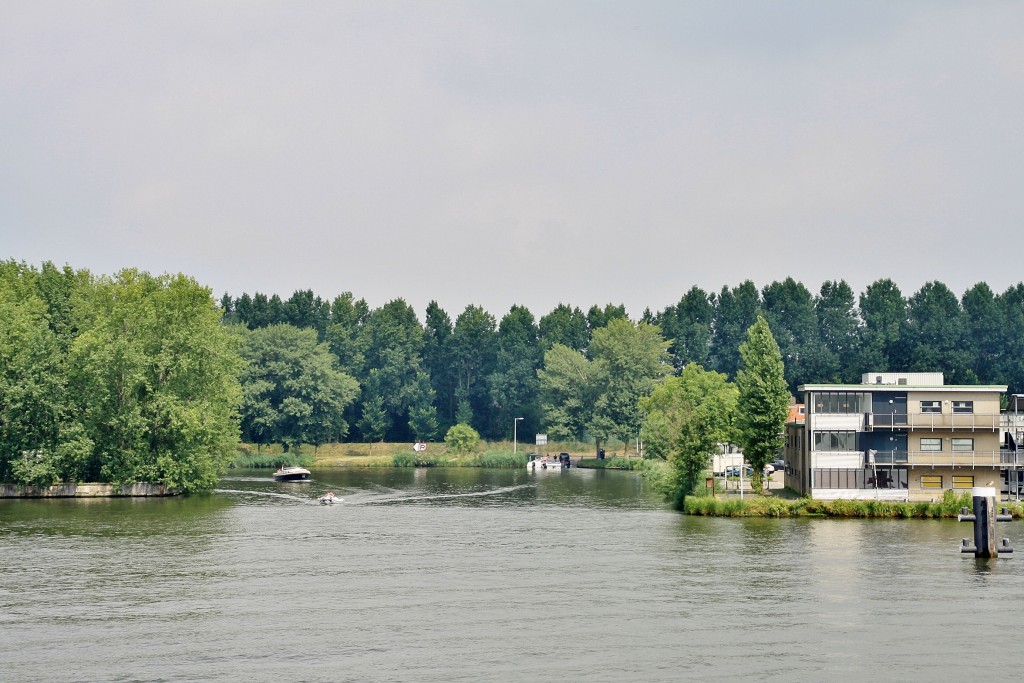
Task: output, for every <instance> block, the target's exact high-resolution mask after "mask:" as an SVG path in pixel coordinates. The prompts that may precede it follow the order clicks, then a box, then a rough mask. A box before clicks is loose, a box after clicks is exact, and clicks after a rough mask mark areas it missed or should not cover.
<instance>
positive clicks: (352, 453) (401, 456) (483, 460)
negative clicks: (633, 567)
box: [231, 441, 593, 468]
mask: <svg viewBox="0 0 1024 683" xmlns="http://www.w3.org/2000/svg"><path fill="white" fill-rule="evenodd" d="M512 449H513V443H512V442H511V441H489V442H482V443H481V444H480V448H479V449H478V450H477V451H476V452H474V453H469V454H456V453H452V452H450V451H449V450H448V448H447V446H445V444H444V443H443V442H431V443H428V444H427V449H426V451H424V452H423V453H416V452H415V451H413V449H412V444H409V443H332V444H325V445H323V446H319V447H316V448H314V447H313V446H309V445H303V446H301V447H300V448H293V449H292V450H291V451H289V452H288V453H285V452H284V451H283V449H282V448H281V446H280V445H269V446H262V447H260V448H259V449H257V448H256V446H255V445H254V444H239V446H238V455H237V456H236V457H235V459H234V461H233V462H232V463H231V467H278V466H279V465H281V464H288V465H302V466H303V467H498V468H513V467H524V466H525V465H526V461H527V459H528V457H529V453H531V452H536V450H537V449H536V447H535V446H533V445H532V444H522V443H520V444H518V448H517V449H516V452H513V450H512ZM540 452H541V453H546V454H548V455H557V454H558V453H569V454H570V455H572V457H573V460H576V459H578V458H579V457H581V456H582V455H589V454H592V453H593V446H592V445H591V444H581V443H574V442H556V443H551V444H549V445H548V446H546V447H543V450H541V451H540Z"/></svg>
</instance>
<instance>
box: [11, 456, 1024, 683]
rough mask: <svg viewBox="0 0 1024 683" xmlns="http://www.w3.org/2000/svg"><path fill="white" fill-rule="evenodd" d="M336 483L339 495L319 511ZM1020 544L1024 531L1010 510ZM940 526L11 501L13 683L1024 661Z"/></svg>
mask: <svg viewBox="0 0 1024 683" xmlns="http://www.w3.org/2000/svg"><path fill="white" fill-rule="evenodd" d="M327 490H333V491H334V493H335V494H337V495H338V496H340V497H342V498H343V499H344V500H343V502H341V503H339V504H337V505H334V506H321V505H319V504H317V503H316V498H317V497H318V496H319V495H321V494H323V493H324V492H326V491H327ZM1000 527H1001V529H1000V530H1001V531H1002V532H1004V533H1003V535H1006V536H1009V537H1010V538H1011V542H1013V543H1015V544H1016V545H1017V546H1018V547H1019V548H1020V549H1021V550H1020V551H1019V552H1024V541H1022V538H1024V534H1021V532H1020V524H1019V522H1014V523H1011V524H1001V525H1000ZM969 535H970V527H969V526H968V525H967V524H958V523H956V522H955V521H921V520H908V521H872V520H823V519H815V520H807V519H798V520H792V519H784V520H771V519H750V520H738V519H713V518H691V517H685V516H682V515H679V514H676V513H674V512H672V511H670V510H667V509H666V508H665V507H664V505H663V503H662V501H661V500H660V499H659V498H658V497H657V496H656V495H654V494H653V493H652V492H650V491H649V490H647V489H646V488H645V485H644V481H643V480H642V479H641V478H640V477H638V476H637V475H635V474H632V473H623V472H595V471H584V470H576V471H569V472H565V473H558V474H548V473H540V474H531V473H527V472H524V471H508V470H478V469H451V470H445V469H429V470H390V469H381V470H372V469H334V470H318V471H314V480H313V481H311V482H305V483H276V482H274V481H273V480H272V479H271V478H270V477H269V474H268V473H267V472H266V471H247V472H242V473H237V472H236V473H233V474H232V475H231V476H229V477H226V478H225V479H224V480H223V481H222V483H221V487H220V489H219V490H218V491H217V493H215V494H211V495H207V496H197V497H191V498H170V499H159V500H138V499H135V500H32V501H10V500H5V501H0V679H2V680H4V681H53V680H60V681H195V680H216V681H239V680H244V681H516V682H518V681H561V682H568V681H582V680H586V681H679V680H694V681H725V680H736V679H745V680H777V681H835V680H850V681H863V680H873V681H935V680H957V679H960V680H966V679H969V678H975V677H979V678H981V677H988V678H990V679H1007V678H1010V677H1014V676H1015V675H1016V673H1015V672H1016V670H1017V668H1018V667H1019V661H1018V660H1019V658H1020V655H1019V643H1020V636H1019V634H1018V633H1017V631H1018V626H1017V624H1018V622H1019V619H1018V611H1017V610H1018V609H1019V608H1020V606H1021V591H1022V587H1024V558H1021V559H1017V560H1014V559H1004V558H1000V559H997V560H991V561H979V560H975V559H974V558H973V557H965V556H961V555H960V554H959V553H958V545H959V542H960V539H961V538H962V537H964V536H969Z"/></svg>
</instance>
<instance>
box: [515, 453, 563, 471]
mask: <svg viewBox="0 0 1024 683" xmlns="http://www.w3.org/2000/svg"><path fill="white" fill-rule="evenodd" d="M569 466H570V461H569V454H568V453H562V454H560V455H559V456H558V457H557V458H552V457H548V456H546V455H544V456H541V457H539V458H533V459H531V460H530V462H528V463H526V469H527V471H529V472H561V471H562V470H567V469H569Z"/></svg>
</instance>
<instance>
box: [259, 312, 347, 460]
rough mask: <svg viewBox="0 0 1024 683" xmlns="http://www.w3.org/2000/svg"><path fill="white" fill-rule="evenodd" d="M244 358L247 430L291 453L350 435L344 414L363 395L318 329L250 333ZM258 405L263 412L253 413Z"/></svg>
mask: <svg viewBox="0 0 1024 683" xmlns="http://www.w3.org/2000/svg"><path fill="white" fill-rule="evenodd" d="M242 355H243V357H244V359H245V360H246V361H247V362H248V365H247V366H246V368H245V369H244V370H243V372H242V386H243V388H244V389H245V393H246V401H245V410H244V411H243V414H242V428H243V430H244V431H245V433H246V434H248V435H250V438H254V437H257V436H262V437H263V438H267V439H269V440H272V441H274V442H276V443H280V444H281V445H282V446H283V447H284V449H285V451H288V450H290V449H292V448H294V447H296V446H299V445H300V444H302V443H312V444H314V445H319V444H320V443H324V442H325V441H326V440H333V439H341V438H343V437H344V436H345V434H346V433H347V432H348V424H347V423H346V421H345V419H344V417H343V414H344V410H345V408H346V406H348V405H349V404H350V403H351V402H352V401H353V400H355V397H356V395H357V393H358V391H359V384H358V382H356V380H355V379H353V378H352V377H350V376H348V375H346V374H345V373H343V372H341V371H340V370H338V369H337V366H336V361H335V359H334V356H333V355H332V354H331V352H330V350H329V349H328V347H327V345H326V344H323V343H319V342H318V341H317V336H316V330H313V329H299V328H297V327H293V326H291V325H271V326H270V327H265V328H260V329H256V330H252V331H251V332H249V333H248V335H247V338H246V343H245V346H244V347H243V349H242ZM253 406H258V410H255V411H252V412H250V409H251V408H252V407H253Z"/></svg>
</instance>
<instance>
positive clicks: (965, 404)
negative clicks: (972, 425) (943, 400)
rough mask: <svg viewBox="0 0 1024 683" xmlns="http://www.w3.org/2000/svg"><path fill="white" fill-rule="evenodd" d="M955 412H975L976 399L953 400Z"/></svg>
mask: <svg viewBox="0 0 1024 683" xmlns="http://www.w3.org/2000/svg"><path fill="white" fill-rule="evenodd" d="M953 412H954V413H973V412H974V401H953Z"/></svg>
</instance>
